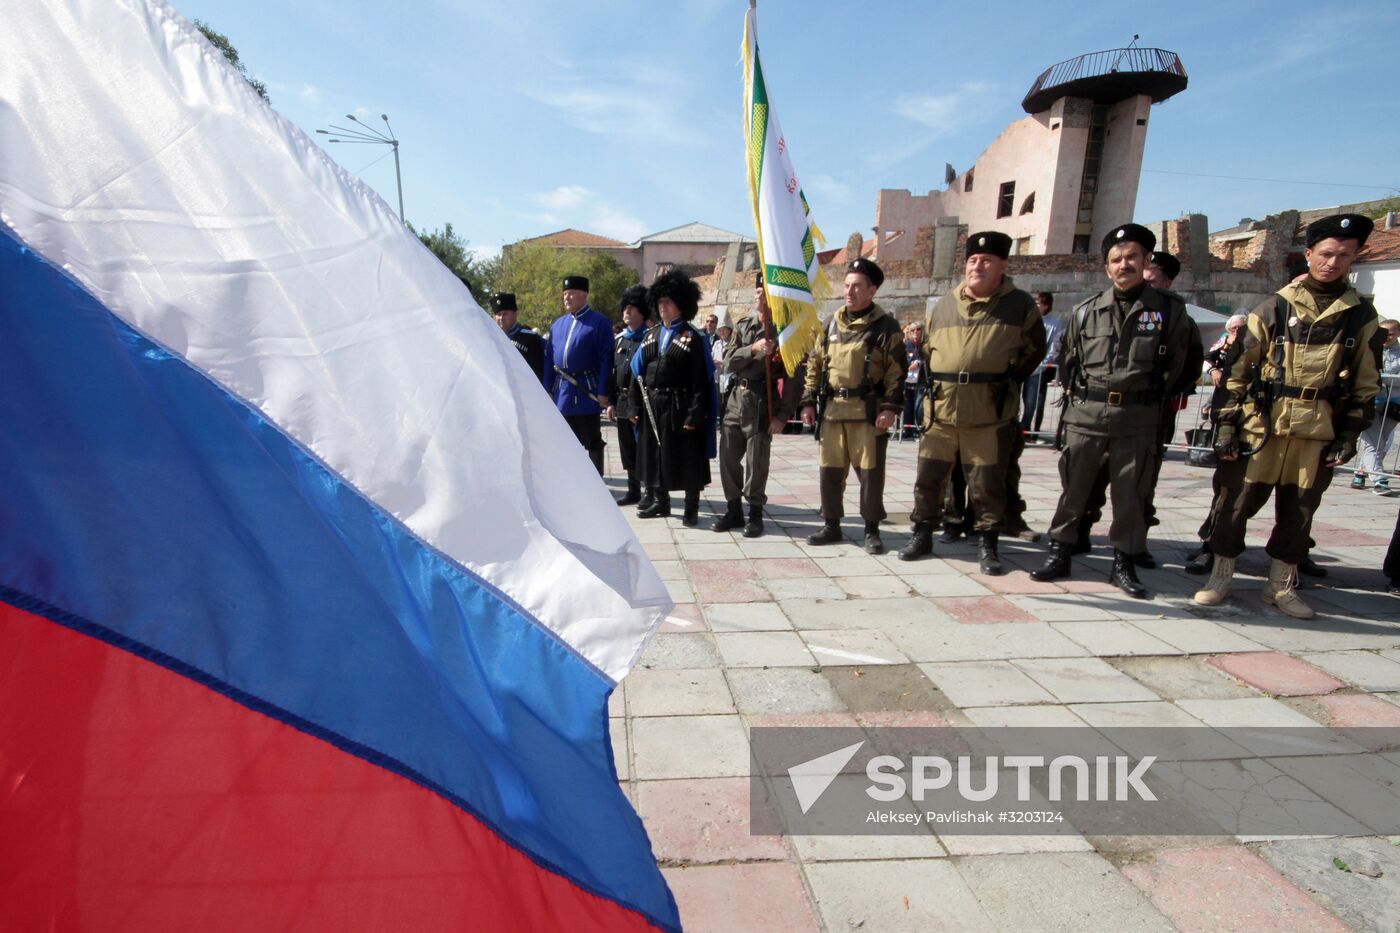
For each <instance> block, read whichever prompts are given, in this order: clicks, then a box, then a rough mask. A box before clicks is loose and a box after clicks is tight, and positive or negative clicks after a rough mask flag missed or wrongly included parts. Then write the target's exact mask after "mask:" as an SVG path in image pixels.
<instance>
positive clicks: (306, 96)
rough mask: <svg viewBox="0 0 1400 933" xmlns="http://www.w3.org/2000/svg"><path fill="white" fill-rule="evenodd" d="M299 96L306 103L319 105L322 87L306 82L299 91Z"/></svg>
mask: <svg viewBox="0 0 1400 933" xmlns="http://www.w3.org/2000/svg"><path fill="white" fill-rule="evenodd" d="M297 96H298V97H300V98H301V99H302V101H303V102H304V103H307V104H311V105H312V106H318V105H319V104H320V103H321V89H320V88H318V87H317V86H316V85H314V84H304V85H302V88H301V90H299V91H297Z"/></svg>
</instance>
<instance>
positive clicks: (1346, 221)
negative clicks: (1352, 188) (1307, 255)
mask: <svg viewBox="0 0 1400 933" xmlns="http://www.w3.org/2000/svg"><path fill="white" fill-rule="evenodd" d="M1374 227H1375V224H1374V223H1372V222H1371V219H1370V218H1369V217H1362V216H1361V215H1360V214H1333V215H1332V216H1331V217H1324V218H1322V219H1321V220H1314V221H1313V222H1312V223H1310V224H1308V236H1307V244H1308V249H1312V248H1313V246H1315V245H1316V244H1317V243H1319V242H1320V241H1322V240H1326V239H1329V238H1331V239H1337V240H1355V241H1356V245H1357V246H1358V247H1361V246H1365V245H1366V238H1367V237H1368V236H1370V235H1371V230H1372V228H1374Z"/></svg>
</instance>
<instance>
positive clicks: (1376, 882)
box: [1255, 838, 1400, 933]
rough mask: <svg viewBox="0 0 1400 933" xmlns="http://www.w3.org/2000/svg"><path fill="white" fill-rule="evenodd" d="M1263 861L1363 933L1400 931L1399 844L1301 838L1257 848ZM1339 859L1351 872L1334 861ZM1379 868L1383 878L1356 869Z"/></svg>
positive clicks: (1380, 840) (1382, 841)
mask: <svg viewBox="0 0 1400 933" xmlns="http://www.w3.org/2000/svg"><path fill="white" fill-rule="evenodd" d="M1255 851H1256V852H1258V854H1259V856H1260V858H1262V859H1264V861H1266V862H1268V863H1269V864H1270V865H1272V866H1273V867H1274V868H1276V869H1278V871H1279V873H1280V874H1282V875H1283V876H1284V877H1285V878H1287V879H1288V880H1289V881H1291V882H1293V883H1294V884H1295V885H1297V886H1298V887H1299V888H1301V889H1303V890H1304V891H1306V892H1308V893H1309V894H1310V895H1312V897H1313V898H1314V899H1316V900H1317V902H1318V903H1320V904H1321V905H1322V906H1324V907H1326V908H1327V909H1328V910H1329V911H1330V912H1331V913H1333V914H1335V915H1336V916H1337V917H1339V918H1340V919H1341V920H1342V921H1343V922H1344V923H1346V925H1347V926H1349V927H1350V928H1351V929H1353V930H1357V931H1359V933H1394V931H1396V930H1400V846H1395V845H1393V844H1392V843H1391V842H1390V841H1389V840H1387V839H1377V838H1362V839H1297V840H1287V841H1282V842H1275V843H1270V844H1268V845H1261V846H1258V847H1256V848H1255ZM1334 859H1341V860H1342V862H1343V863H1345V864H1346V865H1347V866H1348V867H1349V868H1352V869H1353V870H1352V871H1350V872H1347V871H1342V870H1341V869H1340V868H1338V867H1337V866H1336V864H1335V862H1334V861H1333V860H1334ZM1361 867H1368V868H1379V869H1380V871H1381V872H1382V874H1381V876H1380V877H1379V878H1371V877H1368V876H1366V875H1363V874H1359V873H1358V872H1356V870H1355V869H1356V868H1361Z"/></svg>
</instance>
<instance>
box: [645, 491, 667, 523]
mask: <svg viewBox="0 0 1400 933" xmlns="http://www.w3.org/2000/svg"><path fill="white" fill-rule="evenodd" d="M651 494H652V502H651V505H650V506H648V507H647V508H645V509H641V510H640V511H638V512H637V517H638V518H665V517H666V516H667V515H670V514H671V493H670V492H668V491H667V490H665V489H653V490H652V491H651Z"/></svg>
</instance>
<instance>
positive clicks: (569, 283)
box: [563, 275, 588, 292]
mask: <svg viewBox="0 0 1400 933" xmlns="http://www.w3.org/2000/svg"><path fill="white" fill-rule="evenodd" d="M571 288H576V289H578V290H579V291H581V292H586V291H588V276H585V275H566V276H564V288H563V290H564V291H568V290H569V289H571Z"/></svg>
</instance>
